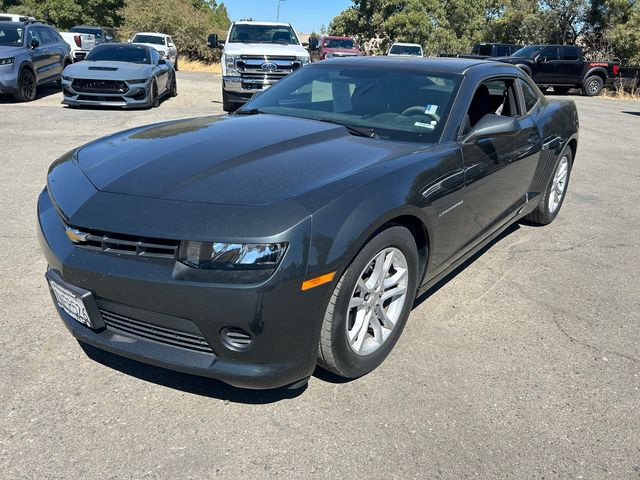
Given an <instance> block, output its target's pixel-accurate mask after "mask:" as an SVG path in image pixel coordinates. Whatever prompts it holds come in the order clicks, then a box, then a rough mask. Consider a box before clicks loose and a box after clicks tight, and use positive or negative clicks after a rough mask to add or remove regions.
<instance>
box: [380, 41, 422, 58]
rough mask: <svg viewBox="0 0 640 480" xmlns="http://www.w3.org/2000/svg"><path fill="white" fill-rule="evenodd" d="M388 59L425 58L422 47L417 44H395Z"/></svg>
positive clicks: (389, 52) (388, 54)
mask: <svg viewBox="0 0 640 480" xmlns="http://www.w3.org/2000/svg"><path fill="white" fill-rule="evenodd" d="M387 56H388V57H424V52H423V51H422V46H420V45H418V44H417V43H394V44H393V45H391V48H389V51H388V52H387Z"/></svg>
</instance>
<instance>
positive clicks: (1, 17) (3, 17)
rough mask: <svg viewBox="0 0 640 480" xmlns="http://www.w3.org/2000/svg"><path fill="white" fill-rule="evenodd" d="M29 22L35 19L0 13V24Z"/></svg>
mask: <svg viewBox="0 0 640 480" xmlns="http://www.w3.org/2000/svg"><path fill="white" fill-rule="evenodd" d="M29 20H35V18H33V17H30V16H28V15H17V14H15V13H0V22H28V21H29Z"/></svg>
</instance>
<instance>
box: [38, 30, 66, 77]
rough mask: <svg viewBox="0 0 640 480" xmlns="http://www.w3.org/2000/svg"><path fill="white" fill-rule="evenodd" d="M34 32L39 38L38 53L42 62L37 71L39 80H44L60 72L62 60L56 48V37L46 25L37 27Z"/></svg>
mask: <svg viewBox="0 0 640 480" xmlns="http://www.w3.org/2000/svg"><path fill="white" fill-rule="evenodd" d="M35 30H36V32H37V34H38V37H39V38H40V47H38V49H37V50H39V53H40V54H41V57H42V64H41V66H40V71H39V75H38V76H39V80H40V81H42V80H46V79H49V78H52V77H57V76H59V75H61V74H62V60H61V58H60V52H59V50H58V49H57V48H56V39H55V37H54V36H53V34H52V33H51V32H50V31H49V29H48V28H46V27H37V28H36V29H35Z"/></svg>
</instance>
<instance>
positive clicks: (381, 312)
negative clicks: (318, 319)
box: [346, 247, 409, 356]
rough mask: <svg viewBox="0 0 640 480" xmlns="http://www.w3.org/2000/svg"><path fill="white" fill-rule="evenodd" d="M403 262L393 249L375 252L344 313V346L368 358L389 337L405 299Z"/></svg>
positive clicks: (407, 276) (405, 285)
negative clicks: (345, 317) (345, 314)
mask: <svg viewBox="0 0 640 480" xmlns="http://www.w3.org/2000/svg"><path fill="white" fill-rule="evenodd" d="M408 273H409V270H408V266H407V259H406V257H405V256H404V254H403V253H402V252H401V251H400V250H399V249H397V248H394V247H390V248H385V249H384V250H382V251H381V252H379V253H377V254H376V255H375V256H374V257H373V258H372V259H371V260H370V262H369V263H368V265H367V266H366V267H365V269H364V270H363V271H362V273H361V274H360V276H359V277H358V282H357V283H356V286H355V288H354V290H353V293H352V294H351V300H350V302H349V307H348V311H347V323H346V326H347V332H346V335H347V343H348V344H349V346H350V347H351V350H353V351H354V352H355V353H356V354H358V355H363V356H365V355H369V354H371V353H373V352H375V351H376V350H378V349H379V348H380V347H381V346H382V345H383V344H384V342H385V341H386V340H387V339H388V338H389V336H390V334H391V332H392V331H393V329H394V327H395V325H396V323H397V322H398V320H399V319H400V315H401V314H402V310H403V308H404V306H405V303H406V300H407V286H408V280H409V275H408Z"/></svg>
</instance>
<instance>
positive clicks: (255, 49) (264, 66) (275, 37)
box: [207, 21, 309, 112]
mask: <svg viewBox="0 0 640 480" xmlns="http://www.w3.org/2000/svg"><path fill="white" fill-rule="evenodd" d="M207 43H208V45H209V47H210V48H222V49H223V50H222V58H221V63H222V100H223V108H224V110H225V111H226V112H232V111H234V110H236V109H237V108H238V107H240V106H241V105H242V104H244V103H246V102H247V101H248V100H249V99H250V98H251V97H252V96H253V94H254V93H256V92H261V91H263V90H266V89H267V88H269V87H270V86H271V85H273V84H275V83H276V82H277V81H278V80H280V79H281V78H283V77H285V76H287V75H289V74H290V73H292V72H295V71H296V70H298V69H300V68H302V67H304V66H305V65H307V64H309V52H308V51H307V50H306V49H305V48H304V46H303V45H302V43H301V42H300V39H299V37H298V34H297V33H296V31H295V30H294V29H293V27H292V26H291V25H290V24H288V23H274V22H249V21H242V22H234V23H233V24H232V25H231V28H230V29H229V33H228V34H227V39H226V40H225V41H222V40H218V36H217V35H216V34H212V35H209V38H208V42H207Z"/></svg>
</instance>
